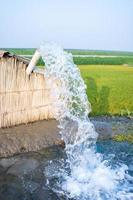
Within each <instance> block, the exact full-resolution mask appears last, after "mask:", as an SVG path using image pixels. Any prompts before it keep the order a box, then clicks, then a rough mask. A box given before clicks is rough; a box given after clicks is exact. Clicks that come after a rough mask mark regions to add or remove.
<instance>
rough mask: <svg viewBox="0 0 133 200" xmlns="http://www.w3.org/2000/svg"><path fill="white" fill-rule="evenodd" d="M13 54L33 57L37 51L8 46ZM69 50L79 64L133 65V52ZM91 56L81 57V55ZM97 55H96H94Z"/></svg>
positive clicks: (41, 63)
mask: <svg viewBox="0 0 133 200" xmlns="http://www.w3.org/2000/svg"><path fill="white" fill-rule="evenodd" d="M5 50H7V51H10V52H11V53H13V54H18V55H24V56H27V57H28V58H31V57H32V55H33V54H34V52H35V50H36V49H35V48H6V49H5ZM66 51H67V52H70V53H72V54H73V56H75V55H76V56H77V55H78V56H77V57H74V62H75V64H78V65H124V64H127V65H133V52H124V51H123V52H122V51H100V50H97V51H96V50H95V51H94V50H80V49H66ZM81 55H82V56H89V57H80V56H81ZM94 56H96V57H94ZM43 64H44V63H43V61H42V59H40V60H39V62H38V65H43Z"/></svg>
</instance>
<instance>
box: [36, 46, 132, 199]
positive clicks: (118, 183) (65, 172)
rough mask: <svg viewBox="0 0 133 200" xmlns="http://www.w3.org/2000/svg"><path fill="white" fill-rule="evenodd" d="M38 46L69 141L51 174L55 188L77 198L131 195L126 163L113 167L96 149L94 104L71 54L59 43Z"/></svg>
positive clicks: (60, 123)
mask: <svg viewBox="0 0 133 200" xmlns="http://www.w3.org/2000/svg"><path fill="white" fill-rule="evenodd" d="M39 50H40V53H41V56H42V58H43V60H44V62H45V74H44V76H45V78H46V82H47V85H48V87H49V88H50V89H51V92H50V93H51V98H53V100H54V103H53V106H54V108H55V109H54V110H53V111H54V114H55V118H56V119H57V120H59V127H60V134H61V137H62V139H63V140H64V141H65V144H66V147H65V151H66V155H67V159H66V160H65V161H64V160H63V161H62V163H63V162H64V164H60V168H59V166H58V169H56V170H55V168H54V170H53V171H54V172H52V174H51V175H50V176H51V177H56V178H58V181H57V182H56V183H55V184H54V186H53V189H54V190H55V191H56V192H57V193H58V194H64V195H65V196H66V197H68V198H74V199H77V200H78V199H80V200H86V199H87V200H88V199H91V200H103V199H112V200H116V199H123V200H126V199H132V198H133V193H132V192H130V189H129V183H128V180H127V176H128V175H127V174H126V171H127V166H125V165H122V166H118V167H116V168H115V169H112V167H111V166H109V164H108V161H107V160H103V157H102V154H100V153H97V152H96V141H97V136H98V135H97V133H96V131H95V128H94V126H93V124H92V123H91V122H90V120H89V118H88V114H89V112H90V111H91V106H90V104H89V103H88V99H87V95H86V85H85V84H84V81H83V79H82V78H81V75H80V71H79V69H78V67H77V66H76V65H75V64H74V63H73V58H72V55H71V54H70V53H67V52H65V51H63V49H62V48H61V47H60V46H58V45H57V44H50V43H46V44H45V45H43V46H41V47H40V49H39ZM61 165H63V167H61ZM50 166H51V165H50ZM50 173H51V170H50V169H49V174H50ZM48 182H49V181H48Z"/></svg>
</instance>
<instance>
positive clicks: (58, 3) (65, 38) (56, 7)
mask: <svg viewBox="0 0 133 200" xmlns="http://www.w3.org/2000/svg"><path fill="white" fill-rule="evenodd" d="M45 41H47V42H48V41H50V42H51V41H52V42H56V43H59V44H61V45H62V46H63V47H64V48H69V49H93V50H121V51H133V0H6V1H3V0H0V48H32V47H35V48H36V47H39V45H40V44H41V43H43V42H45Z"/></svg>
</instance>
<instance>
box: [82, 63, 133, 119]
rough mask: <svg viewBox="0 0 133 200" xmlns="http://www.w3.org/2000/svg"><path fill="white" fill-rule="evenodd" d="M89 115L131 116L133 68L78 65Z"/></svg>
mask: <svg viewBox="0 0 133 200" xmlns="http://www.w3.org/2000/svg"><path fill="white" fill-rule="evenodd" d="M79 68H80V71H81V74H82V77H83V78H84V80H85V83H86V85H87V95H88V99H89V101H90V102H91V105H92V113H91V115H126V116H129V115H130V116H131V115H132V114H133V67H127V66H106V65H105V66H104V65H80V66H79Z"/></svg>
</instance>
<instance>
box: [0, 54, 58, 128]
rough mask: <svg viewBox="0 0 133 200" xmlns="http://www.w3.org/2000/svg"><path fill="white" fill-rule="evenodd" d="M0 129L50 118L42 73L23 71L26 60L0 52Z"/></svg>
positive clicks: (50, 109) (49, 101)
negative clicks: (28, 73) (29, 73)
mask: <svg viewBox="0 0 133 200" xmlns="http://www.w3.org/2000/svg"><path fill="white" fill-rule="evenodd" d="M0 55H1V56H0V128H1V127H9V126H13V125H17V124H23V123H28V122H34V121H37V120H43V119H51V118H53V110H54V109H53V106H52V101H51V99H50V94H49V91H50V89H49V88H47V85H46V80H45V78H44V75H43V74H41V73H31V75H29V76H28V75H27V74H26V68H27V65H28V63H29V61H28V60H26V59H24V58H21V57H19V56H12V55H9V54H6V53H5V55H6V56H4V54H2V53H1V54H0Z"/></svg>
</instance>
